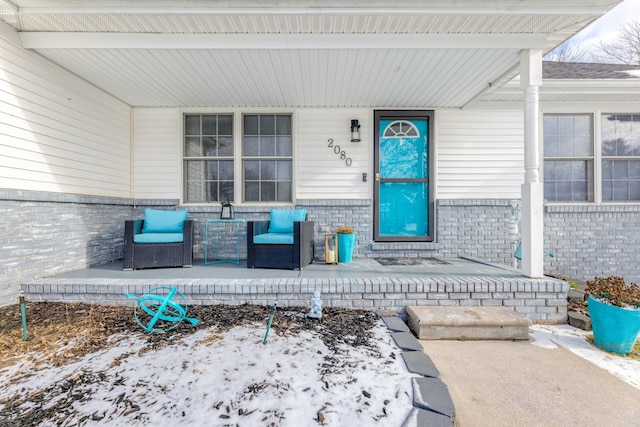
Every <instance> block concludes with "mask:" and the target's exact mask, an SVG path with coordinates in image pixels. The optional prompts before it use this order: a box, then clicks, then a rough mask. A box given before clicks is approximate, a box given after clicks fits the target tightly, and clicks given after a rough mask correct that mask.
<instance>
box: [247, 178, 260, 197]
mask: <svg viewBox="0 0 640 427" xmlns="http://www.w3.org/2000/svg"><path fill="white" fill-rule="evenodd" d="M244 200H245V201H247V202H259V201H260V183H258V182H255V181H245V183H244Z"/></svg>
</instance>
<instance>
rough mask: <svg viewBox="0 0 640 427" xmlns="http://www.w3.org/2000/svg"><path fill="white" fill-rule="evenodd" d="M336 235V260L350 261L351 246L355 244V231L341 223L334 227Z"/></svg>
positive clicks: (351, 255) (351, 256) (353, 246)
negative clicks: (339, 225)
mask: <svg viewBox="0 0 640 427" xmlns="http://www.w3.org/2000/svg"><path fill="white" fill-rule="evenodd" d="M336 234H337V235H338V261H339V262H351V261H352V260H353V248H355V246H356V232H355V230H354V229H353V227H350V226H348V225H343V226H341V227H338V228H337V229H336Z"/></svg>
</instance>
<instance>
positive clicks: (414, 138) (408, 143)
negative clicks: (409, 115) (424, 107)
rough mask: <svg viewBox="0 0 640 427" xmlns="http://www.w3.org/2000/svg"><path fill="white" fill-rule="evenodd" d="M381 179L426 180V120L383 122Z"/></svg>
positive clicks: (381, 125) (381, 122) (381, 126)
mask: <svg viewBox="0 0 640 427" xmlns="http://www.w3.org/2000/svg"><path fill="white" fill-rule="evenodd" d="M380 129H381V130H382V136H381V138H380V176H381V177H383V178H427V177H428V176H429V175H428V172H429V171H428V167H427V165H428V158H427V122H426V120H414V121H405V120H396V121H391V120H381V121H380Z"/></svg>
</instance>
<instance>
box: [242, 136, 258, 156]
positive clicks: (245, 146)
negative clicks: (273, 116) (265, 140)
mask: <svg viewBox="0 0 640 427" xmlns="http://www.w3.org/2000/svg"><path fill="white" fill-rule="evenodd" d="M259 141H260V137H258V136H245V137H244V139H243V142H242V154H243V155H244V156H259V155H260V146H259Z"/></svg>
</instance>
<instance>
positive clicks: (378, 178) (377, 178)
mask: <svg viewBox="0 0 640 427" xmlns="http://www.w3.org/2000/svg"><path fill="white" fill-rule="evenodd" d="M376 182H380V173H378V172H376Z"/></svg>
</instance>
